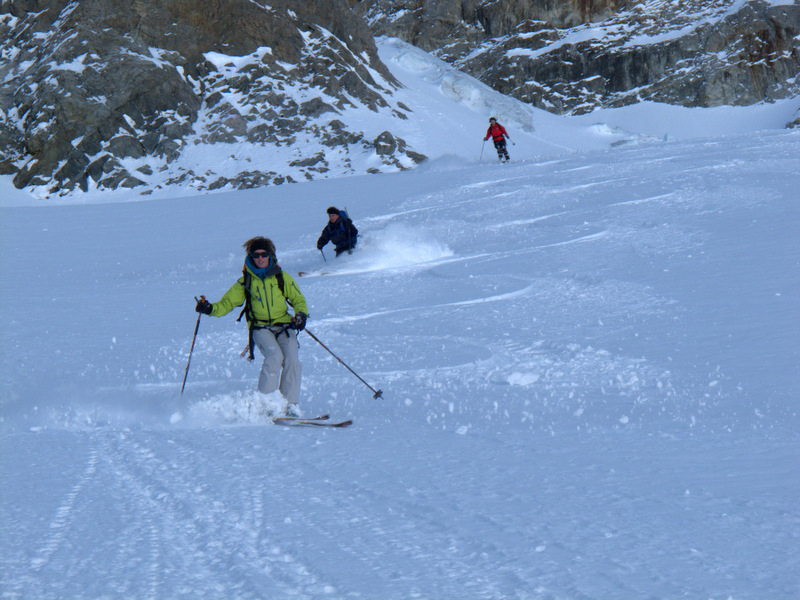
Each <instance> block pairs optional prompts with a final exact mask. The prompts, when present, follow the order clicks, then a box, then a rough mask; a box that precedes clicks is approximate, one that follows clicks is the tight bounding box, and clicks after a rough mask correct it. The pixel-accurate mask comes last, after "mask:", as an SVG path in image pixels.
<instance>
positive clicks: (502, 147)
mask: <svg viewBox="0 0 800 600" xmlns="http://www.w3.org/2000/svg"><path fill="white" fill-rule="evenodd" d="M493 141H494V147H495V149H496V150H497V158H499V159H500V160H502V161H506V160H510V158H511V157H510V156H509V155H508V150H507V149H506V140H505V138H500V139H499V140H493Z"/></svg>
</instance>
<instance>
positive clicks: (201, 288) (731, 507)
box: [0, 40, 800, 600]
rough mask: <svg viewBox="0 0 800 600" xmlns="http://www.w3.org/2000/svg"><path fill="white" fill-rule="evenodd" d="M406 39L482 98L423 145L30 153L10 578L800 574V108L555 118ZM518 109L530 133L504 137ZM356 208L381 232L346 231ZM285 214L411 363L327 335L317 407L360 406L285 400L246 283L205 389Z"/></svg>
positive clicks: (597, 591) (8, 387) (17, 318)
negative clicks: (225, 181) (211, 304)
mask: <svg viewBox="0 0 800 600" xmlns="http://www.w3.org/2000/svg"><path fill="white" fill-rule="evenodd" d="M403 48H404V47H402V46H400V45H398V44H397V43H396V42H392V41H391V40H389V41H386V40H384V42H383V45H382V56H384V60H385V62H386V63H387V65H389V66H390V68H392V70H393V72H395V74H396V76H397V77H398V78H399V79H400V80H401V81H403V82H404V83H405V84H406V86H407V87H406V88H404V89H403V90H400V91H399V92H398V94H399V95H400V98H399V99H400V100H401V101H403V102H404V103H405V104H407V105H408V106H410V107H411V108H413V109H414V110H415V111H417V112H418V113H419V114H424V113H426V111H428V114H430V115H433V114H434V113H437V112H439V111H440V107H447V106H449V108H447V110H448V111H449V113H447V114H448V121H447V122H446V123H439V122H435V123H434V122H432V121H431V122H429V128H428V129H427V130H426V131H427V133H432V134H434V135H430V137H429V138H428V141H429V143H430V147H428V148H426V149H425V151H426V153H427V154H429V156H432V160H430V161H429V162H428V163H426V164H424V165H422V166H421V167H419V168H418V169H416V170H414V171H410V172H404V173H397V174H384V175H375V176H364V177H344V178H338V179H330V180H327V181H316V182H309V183H303V184H297V185H284V186H279V187H270V188H262V189H256V190H249V191H237V192H233V191H226V192H219V193H215V194H208V195H201V196H191V195H188V196H187V195H184V194H182V193H181V192H180V191H176V192H175V193H174V194H172V195H170V194H169V193H166V192H165V193H163V194H161V195H153V196H151V197H144V198H143V197H140V196H132V195H127V196H126V195H123V194H122V193H119V194H111V195H109V194H98V195H83V196H81V195H78V196H74V197H65V198H58V199H35V198H29V197H27V196H25V195H23V194H21V193H20V192H15V191H13V190H11V189H10V187H9V186H10V184H9V183H8V181H7V178H4V179H3V181H2V185H3V188H2V191H3V192H4V199H3V202H2V204H3V207H2V208H0V220H1V222H2V235H0V300H1V302H0V306H2V313H3V318H2V321H0V328H1V331H2V339H3V345H2V371H1V372H0V373H1V375H0V377H1V379H0V382H1V384H2V388H0V390H1V391H0V414H1V415H2V417H0V444H1V446H0V478H1V479H2V493H1V494H0V523H1V524H2V525H0V536H1V537H0V564H2V570H1V571H0V597H2V598H7V599H34V598H35V599H37V600H49V599H61V598H71V599H93V600H94V599H98V600H99V599H107V598H108V599H110V598H114V599H118V598H136V599H144V598H147V599H156V598H170V599H173V598H175V599H177V598H187V599H193V600H194V599H197V598H209V599H226V600H229V599H242V600H251V599H252V600H256V599H267V598H269V599H273V598H276V599H277V598H281V599H282V598H297V599H318V598H322V599H331V600H334V599H335V600H338V599H376V600H388V599H398V600H399V599H410V598H418V599H431V600H441V599H455V598H459V599H461V598H469V599H498V600H499V599H509V598H514V599H524V600H534V599H535V600H540V599H542V600H544V599H547V600H579V599H580V600H588V599H593V600H594V599H596V600H607V599H609V598H620V599H633V598H659V599H671V598H691V599H702V600H708V599H715V600H728V599H733V600H743V599H753V600H764V599H769V600H793V599H795V598H798V597H800V554H798V552H797V548H798V547H800V503H798V498H800V461H798V454H799V453H800V433H798V432H799V431H800V428H799V427H798V426H800V418H799V417H798V408H797V399H798V397H799V396H800V350H799V349H798V339H800V243H799V242H798V240H800V206H798V199H799V197H798V189H800V132H798V131H796V130H795V131H786V130H782V127H783V125H784V123H785V122H786V120H788V118H786V116H787V113H789V112H790V111H789V107H788V104H787V105H776V106H774V107H752V108H751V109H719V110H717V109H714V110H709V111H707V112H702V113H698V112H697V111H691V110H688V109H683V110H676V109H674V108H673V107H661V106H657V105H642V106H638V107H628V108H627V109H621V110H619V111H604V112H603V113H600V114H594V115H585V116H583V117H580V118H575V119H566V118H558V117H554V116H552V115H545V114H544V113H540V112H535V111H534V112H533V113H532V115H533V120H532V127H531V128H529V129H528V130H527V131H525V130H523V129H522V128H521V126H520V128H519V129H517V128H516V127H515V124H519V123H520V121H515V120H514V116H513V115H515V114H516V115H520V114H522V113H517V112H514V111H517V110H519V106H517V105H516V104H514V103H513V102H511V101H508V102H507V104H503V102H504V101H502V99H500V100H498V99H496V98H494V97H493V96H492V95H491V94H489V93H487V92H485V91H481V88H480V87H479V86H478V85H475V86H474V88H473V91H474V93H469V94H467V93H464V89H465V87H464V86H465V85H468V84H469V81H466V80H465V81H466V83H464V82H462V83H461V84H459V86H456V87H457V88H458V89H459V90H461V92H459V94H458V95H455V96H454V95H452V94H451V93H450V92H449V91H447V90H452V89H454V86H453V85H450V84H448V85H446V86H444V87H442V81H443V79H442V78H441V77H440V76H439V75H437V74H436V73H438V71H435V70H434V69H435V68H439V67H438V66H437V63H436V61H435V60H434V59H431V60H430V62H429V63H425V62H424V61H421V60H416V61H414V60H410V59H409V58H408V57H406V58H405V59H403V60H400V59H398V60H393V59H392V56H399V55H398V54H392V53H397V52H400V51H401V50H403ZM447 81H450V82H452V78H451V79H448V80H447ZM470 85H471V84H470ZM479 97H480V98H479ZM492 102H496V103H495V104H492ZM448 103H449V104H448ZM504 106H506V107H509V108H508V110H509V112H507V113H506V114H508V115H510V116H509V118H508V119H505V120H504V117H503V116H502V115H503V113H502V112H501V111H500V110H496V109H497V108H498V107H499V108H503V107H504ZM487 107H489V108H487ZM512 108H513V110H511V109H512ZM442 110H443V109H442ZM489 110H491V112H492V113H498V118H500V120H501V122H504V124H505V125H506V126H507V127H509V130H510V131H509V133H510V134H511V136H512V140H514V142H515V145H512V146H510V148H509V150H510V153H511V156H512V162H511V163H510V164H507V165H501V164H498V162H497V159H496V156H495V155H494V150H493V149H490V148H488V147H487V148H484V149H483V153H482V154H480V152H481V138H482V136H483V135H484V132H485V127H486V125H487V123H486V121H487V119H488V116H489V115H488V114H487V113H488V111H489ZM792 110H796V107H795V108H794V109H792ZM364 118H365V119H366V118H368V115H367V116H365V117H364ZM520 119H522V117H520ZM451 122H452V123H461V124H463V123H471V122H472V123H474V126H472V127H471V130H470V128H466V129H464V132H463V134H462V133H460V131H461V129H460V126H459V127H455V128H453V130H449V129H448V127H447V124H448V123H451ZM726 124H727V125H726ZM419 125H420V124H413V125H410V126H413V127H418V126H419ZM726 126H727V127H728V130H727V131H728V132H729V133H728V134H723V133H722V131H724V130H725V127H726ZM412 134H413V132H412V131H409V133H408V134H407V135H408V137H407V138H406V139H407V140H410V139H414V138H413V135H412ZM448 135H450V137H449V138H448V137H447V136H448ZM443 140H444V141H443ZM445 141H446V142H447V143H446V144H445V143H444V142H445ZM437 143H438V144H442V145H441V148H439V149H438V150H437V148H436V147H435V144H437ZM330 205H335V206H338V207H340V208H344V207H347V209H348V211H349V214H350V215H351V216H352V217H353V219H354V221H355V223H356V225H357V226H358V228H359V230H360V233H361V238H360V244H359V247H358V249H357V251H356V252H355V253H354V254H353V255H352V256H343V257H340V258H338V259H334V258H333V253H332V251H331V250H330V249H329V248H330V247H327V248H326V249H325V250H326V252H325V256H326V257H327V261H324V260H323V257H322V256H321V255H320V253H319V252H318V251H317V250H316V248H315V242H316V239H317V237H318V235H319V233H320V231H321V229H322V227H323V225H324V223H325V209H326V208H327V207H328V206H330ZM258 234H262V235H267V236H269V237H271V238H272V239H273V240H274V241H275V243H276V246H277V249H278V258H279V260H280V262H281V264H282V266H283V268H284V270H286V271H287V272H289V273H290V274H292V275H296V274H297V272H299V271H306V272H308V274H307V275H305V276H303V277H300V278H299V279H298V283H299V285H300V286H301V289H302V290H303V292H304V294H305V296H306V299H307V300H308V304H309V308H310V311H311V315H310V319H309V323H308V328H309V330H311V331H312V332H313V333H314V334H315V335H317V336H318V337H319V338H320V340H322V341H323V342H324V343H325V344H326V345H327V346H328V347H329V348H330V349H331V350H333V351H334V352H335V353H336V354H337V355H338V356H339V357H341V358H342V359H343V360H344V361H345V362H346V363H347V364H348V365H350V366H351V367H352V368H353V369H354V370H355V371H356V372H357V373H358V374H359V375H360V376H361V377H363V378H364V379H365V380H366V381H367V382H368V383H369V384H370V385H371V386H373V387H375V388H376V389H377V388H380V389H382V390H383V397H382V398H380V399H374V398H373V397H372V392H371V391H370V390H369V389H367V387H366V386H364V385H363V384H362V383H361V382H359V381H358V380H357V379H356V378H355V377H353V376H352V375H351V374H350V373H349V372H348V371H347V370H346V369H345V368H343V367H342V365H340V364H339V363H338V362H337V361H336V359H334V358H333V357H332V356H331V355H330V354H328V353H327V352H326V351H325V350H324V349H323V348H322V347H320V346H319V345H318V344H317V343H316V342H315V341H314V340H313V339H311V338H310V337H309V336H307V335H306V334H301V336H300V340H301V350H300V353H301V354H300V356H301V360H302V362H303V367H304V375H303V392H302V394H301V408H302V409H303V410H304V411H305V413H306V414H307V415H313V414H319V413H323V412H329V413H331V415H332V418H334V419H337V420H338V419H340V418H341V419H344V418H353V420H354V425H353V426H352V427H350V428H348V429H342V430H336V429H311V428H307V429H302V428H284V427H278V426H274V425H272V424H271V423H270V421H269V419H268V418H267V417H266V415H265V414H264V409H265V408H268V407H269V406H270V402H272V401H274V398H266V399H265V398H261V397H259V396H258V395H257V394H256V393H255V392H254V390H255V386H256V380H257V376H258V367H257V365H252V364H249V363H247V362H246V361H244V360H242V359H241V358H240V356H239V355H240V353H241V351H242V348H243V347H244V345H245V343H246V338H247V336H246V329H245V327H244V325H243V324H242V323H236V316H237V315H236V314H234V313H232V314H230V315H228V316H227V317H224V318H220V319H215V318H212V317H202V318H201V321H200V325H199V333H198V337H197V342H196V346H195V349H194V353H193V356H192V362H191V368H190V370H189V374H188V380H187V386H186V391H185V393H184V395H183V397H181V396H180V387H181V382H182V380H183V376H184V371H185V368H186V364H187V358H188V354H189V347H190V345H191V337H192V333H193V331H194V326H195V323H196V320H197V315H196V313H195V312H194V296H198V295H200V294H204V295H206V296H208V298H209V299H210V300H212V301H214V300H217V299H219V297H220V296H221V295H222V294H223V293H224V292H225V290H227V289H228V287H229V286H230V285H231V284H232V283H233V281H234V280H235V279H236V278H237V277H238V275H239V274H240V273H241V266H242V261H243V258H244V257H243V255H242V251H241V244H242V243H243V242H244V241H245V240H246V239H247V238H249V237H251V236H253V235H258Z"/></svg>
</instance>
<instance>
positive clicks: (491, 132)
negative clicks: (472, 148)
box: [483, 122, 508, 142]
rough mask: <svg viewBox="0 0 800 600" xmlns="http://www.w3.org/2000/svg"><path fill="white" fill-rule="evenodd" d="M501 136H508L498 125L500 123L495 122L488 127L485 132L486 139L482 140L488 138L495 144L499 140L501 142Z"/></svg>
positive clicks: (504, 129)
mask: <svg viewBox="0 0 800 600" xmlns="http://www.w3.org/2000/svg"><path fill="white" fill-rule="evenodd" d="M503 136H506V137H508V134H507V133H506V128H505V127H503V126H502V125H500V123H496V122H495V123H492V124H491V125H489V129H487V130H486V137H485V138H483V139H485V140H488V139H489V137H491V138H492V140H494V141H495V142H497V141H499V140H502V139H503Z"/></svg>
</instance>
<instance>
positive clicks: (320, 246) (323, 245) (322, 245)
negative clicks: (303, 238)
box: [317, 244, 325, 250]
mask: <svg viewBox="0 0 800 600" xmlns="http://www.w3.org/2000/svg"><path fill="white" fill-rule="evenodd" d="M324 247H325V244H317V250H322V249H323V248H324Z"/></svg>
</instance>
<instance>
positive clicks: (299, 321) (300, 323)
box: [292, 312, 308, 331]
mask: <svg viewBox="0 0 800 600" xmlns="http://www.w3.org/2000/svg"><path fill="white" fill-rule="evenodd" d="M307 318H308V316H307V315H306V313H301V312H299V313H297V314H296V315H295V316H294V317H292V327H293V328H294V329H297V331H303V329H305V328H306V319H307Z"/></svg>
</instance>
